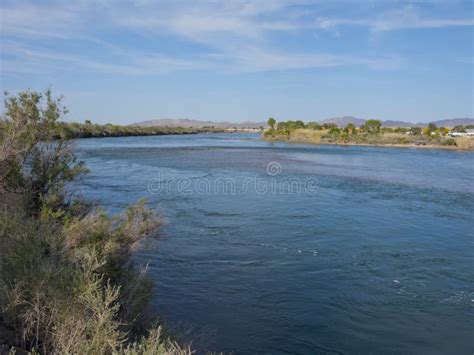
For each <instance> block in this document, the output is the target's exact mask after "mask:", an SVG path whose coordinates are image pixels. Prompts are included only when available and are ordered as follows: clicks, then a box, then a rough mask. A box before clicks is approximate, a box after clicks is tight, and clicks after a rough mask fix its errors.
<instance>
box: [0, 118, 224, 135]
mask: <svg viewBox="0 0 474 355" xmlns="http://www.w3.org/2000/svg"><path fill="white" fill-rule="evenodd" d="M8 124H10V123H9V121H6V120H0V132H1V131H3V130H5V129H7V125H8ZM223 131H224V130H222V129H217V128H212V127H202V128H186V127H163V126H152V127H143V126H122V125H114V124H110V123H109V124H105V125H100V124H94V123H91V122H90V121H88V120H86V121H85V123H77V122H57V123H56V125H55V127H54V130H53V131H52V132H51V134H52V137H53V138H56V139H58V138H65V139H74V138H101V137H129V136H160V135H174V134H198V133H217V132H223Z"/></svg>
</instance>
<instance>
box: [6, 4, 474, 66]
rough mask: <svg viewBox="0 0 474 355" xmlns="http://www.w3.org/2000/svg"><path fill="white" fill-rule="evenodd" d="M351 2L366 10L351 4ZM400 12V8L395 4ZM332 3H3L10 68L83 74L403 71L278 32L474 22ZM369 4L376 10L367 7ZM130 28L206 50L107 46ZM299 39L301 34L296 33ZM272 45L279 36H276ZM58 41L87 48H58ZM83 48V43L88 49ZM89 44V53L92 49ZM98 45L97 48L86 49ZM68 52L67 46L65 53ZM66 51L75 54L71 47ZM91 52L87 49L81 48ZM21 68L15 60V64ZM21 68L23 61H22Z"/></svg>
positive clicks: (391, 62) (393, 59) (395, 59)
mask: <svg viewBox="0 0 474 355" xmlns="http://www.w3.org/2000/svg"><path fill="white" fill-rule="evenodd" d="M343 3H344V5H345V6H346V5H347V6H360V5H358V4H357V3H355V2H351V1H344V2H343ZM390 4H391V7H392V8H393V7H394V6H395V5H396V4H397V2H390ZM331 7H334V3H333V2H328V1H309V0H273V1H266V0H254V1H250V0H229V1H213V0H208V1H192V2H185V1H147V0H137V1H134V2H110V1H107V0H103V1H90V0H82V1H79V2H77V3H73V2H52V3H41V4H40V3H34V2H21V3H17V2H8V1H7V2H5V3H3V4H2V5H0V11H1V14H2V15H1V16H2V20H1V26H2V27H1V37H0V39H2V41H3V43H4V44H3V45H2V46H1V51H2V59H1V60H2V70H3V71H4V72H11V71H15V69H16V72H21V71H23V72H25V71H35V70H43V71H46V72H47V71H51V72H54V71H56V70H58V68H63V69H64V70H70V69H71V68H74V67H76V68H83V69H87V70H93V71H96V72H104V73H116V74H127V75H150V74H155V75H157V74H161V73H166V72H173V71H182V70H218V71H232V72H234V71H272V70H297V69H314V68H327V67H336V66H364V67H367V68H371V69H377V70H386V69H396V68H398V67H399V66H400V65H401V63H403V59H402V58H401V57H400V56H380V55H374V54H372V55H355V54H354V53H347V54H344V53H342V54H341V53H337V54H334V53H330V52H329V51H324V50H316V49H312V50H311V51H309V50H308V51H304V52H300V53H298V52H295V51H293V50H290V49H287V48H285V46H284V45H283V44H282V43H279V42H278V41H275V40H274V39H273V35H274V34H276V33H277V34H278V33H281V34H292V35H295V36H298V35H305V34H307V33H308V32H314V31H323V33H324V30H331V31H339V29H340V28H342V27H344V26H364V27H367V28H369V29H370V30H371V32H373V33H382V32H388V31H395V30H402V29H420V28H442V27H452V26H472V25H474V20H473V19H472V18H460V17H448V16H445V17H433V16H427V15H425V14H421V13H420V12H419V10H418V8H416V7H414V6H412V5H408V6H406V5H405V6H401V7H396V6H395V8H394V9H390V10H389V11H385V10H383V11H380V10H376V11H375V12H371V16H366V17H364V16H362V15H360V17H350V18H349V17H347V18H344V17H342V16H341V17H335V16H334V13H333V12H331V11H327V9H328V8H331ZM369 8H370V7H369ZM118 31H126V32H129V33H133V35H134V36H138V37H143V38H163V37H166V36H170V37H171V38H176V39H180V40H183V41H187V42H189V43H195V44H199V45H201V46H203V48H204V49H203V53H200V54H199V55H198V54H195V53H194V54H192V55H191V54H189V53H179V54H177V53H164V52H160V50H158V49H155V50H151V49H147V48H142V49H140V50H138V49H137V48H135V47H134V46H131V45H130V43H125V42H124V43H121V42H118V43H117V42H115V43H110V41H109V40H108V39H107V38H106V37H107V36H106V35H107V34H110V33H114V32H118ZM295 38H297V37H295ZM272 39H273V40H272ZM55 41H66V42H68V44H71V43H72V44H76V43H77V44H82V46H78V47H80V48H81V49H76V50H75V49H74V46H67V47H62V49H59V48H55V46H54V45H53V44H54V43H56V42H55ZM84 43H86V44H84ZM89 45H90V47H89ZM92 46H99V47H100V51H96V52H94V51H93V50H89V51H87V48H91V47H92ZM60 48H61V47H60ZM66 48H68V49H66ZM84 48H86V50H84ZM15 63H17V65H16V68H15ZM20 63H21V65H20Z"/></svg>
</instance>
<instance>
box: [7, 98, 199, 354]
mask: <svg viewBox="0 0 474 355" xmlns="http://www.w3.org/2000/svg"><path fill="white" fill-rule="evenodd" d="M60 107H61V106H60V100H55V99H53V98H52V97H51V93H50V92H49V91H48V92H46V93H45V94H38V93H35V92H29V91H26V92H22V93H20V94H19V95H18V96H17V97H7V98H6V100H5V117H6V122H5V125H6V128H5V129H4V130H3V129H2V131H1V135H2V136H1V138H2V140H1V145H0V158H1V159H0V202H1V204H0V271H1V274H0V312H1V313H0V331H2V332H4V333H5V334H2V337H3V338H4V340H6V341H7V342H8V344H9V345H10V346H14V347H17V348H20V349H22V350H26V351H31V352H33V353H41V354H49V353H55V354H63V353H64V354H172V353H173V354H188V353H190V349H189V348H187V347H180V346H178V345H177V344H176V343H175V342H174V341H172V340H170V339H169V338H167V337H165V336H163V333H162V330H161V328H160V327H159V325H157V324H156V323H155V322H153V321H152V319H150V316H149V315H148V314H149V312H147V307H148V302H149V299H150V297H151V295H152V283H151V281H150V280H149V279H148V278H147V276H146V274H145V273H144V270H141V271H140V270H138V269H137V266H136V265H134V263H133V262H132V259H131V255H132V253H133V252H134V250H136V249H137V248H138V247H139V246H140V245H141V244H142V243H143V240H145V239H146V238H147V237H148V236H151V235H154V234H156V231H157V228H158V227H159V225H160V219H159V218H158V216H157V215H156V214H155V213H154V212H153V211H151V210H149V209H148V208H147V207H146V206H145V201H139V202H138V203H137V204H135V205H132V206H130V207H129V208H127V209H126V210H125V212H124V213H122V214H121V215H118V216H109V215H107V214H106V213H105V212H103V211H102V210H101V209H100V208H97V207H95V208H94V206H93V205H92V204H91V203H88V202H87V201H83V200H80V199H73V200H71V199H69V200H68V199H66V196H67V195H68V191H67V189H66V186H67V183H68V182H70V181H72V180H74V179H76V178H77V177H78V176H80V175H81V174H84V173H85V172H86V170H85V168H84V165H83V164H82V163H81V162H78V161H77V160H76V157H75V155H74V151H73V150H72V149H71V148H72V147H71V146H70V144H69V142H68V141H67V139H66V136H65V135H64V134H63V132H62V130H61V129H60V128H63V126H61V124H60V122H59V120H60V118H61V117H62V115H63V114H64V112H65V110H64V109H63V108H60ZM88 126H91V129H94V125H91V124H88ZM75 128H76V126H75V125H72V126H69V129H75ZM58 132H60V133H59V134H58ZM54 138H56V139H54ZM147 329H150V331H148V330H147Z"/></svg>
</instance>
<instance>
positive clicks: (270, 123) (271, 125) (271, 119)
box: [267, 117, 276, 130]
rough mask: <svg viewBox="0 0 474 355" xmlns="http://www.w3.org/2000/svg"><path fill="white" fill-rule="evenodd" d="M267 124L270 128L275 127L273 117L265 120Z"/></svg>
mask: <svg viewBox="0 0 474 355" xmlns="http://www.w3.org/2000/svg"><path fill="white" fill-rule="evenodd" d="M267 124H268V125H269V126H270V129H272V130H273V129H275V124H276V121H275V119H274V118H273V117H270V118H269V119H268V121H267Z"/></svg>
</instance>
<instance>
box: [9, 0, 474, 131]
mask: <svg viewBox="0 0 474 355" xmlns="http://www.w3.org/2000/svg"><path fill="white" fill-rule="evenodd" d="M473 3H474V2H473V1H461V0H459V1H458V0H419V1H401V0H393V1H392V0H365V1H364V0H358V1H356V0H346V1H342V0H341V1H338V0H332V1H330V0H313V1H305V0H253V1H250V0H222V1H198V0H197V1H184V0H174V1H160V0H157V1H151V0H136V1H111V0H96V1H91V0H80V1H42V0H37V1H27V0H24V1H9V0H2V2H1V3H0V12H1V15H0V16H1V18H0V73H1V78H0V88H1V89H2V91H8V92H10V93H11V94H15V93H17V92H18V91H21V90H25V89H28V88H29V89H32V90H40V91H44V90H45V89H47V88H48V87H50V88H51V89H52V91H53V93H54V94H56V95H63V96H64V103H65V105H66V106H67V107H68V109H69V114H68V115H67V118H66V119H67V120H69V121H79V122H81V121H84V120H86V119H89V120H92V121H93V122H96V123H109V122H110V123H118V124H129V123H133V122H137V121H142V120H149V119H156V118H190V119H199V120H212V121H245V120H251V121H265V120H266V119H267V118H268V117H270V116H273V117H275V118H276V119H277V120H288V119H295V120H296V119H300V120H303V121H318V120H323V119H327V118H330V117H339V116H355V117H360V118H375V119H382V120H404V121H410V122H429V121H434V120H439V119H447V118H455V117H456V118H461V117H463V118H464V117H474V107H473V106H474V99H473V97H474V92H473V82H474V59H473V58H474V7H473Z"/></svg>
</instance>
